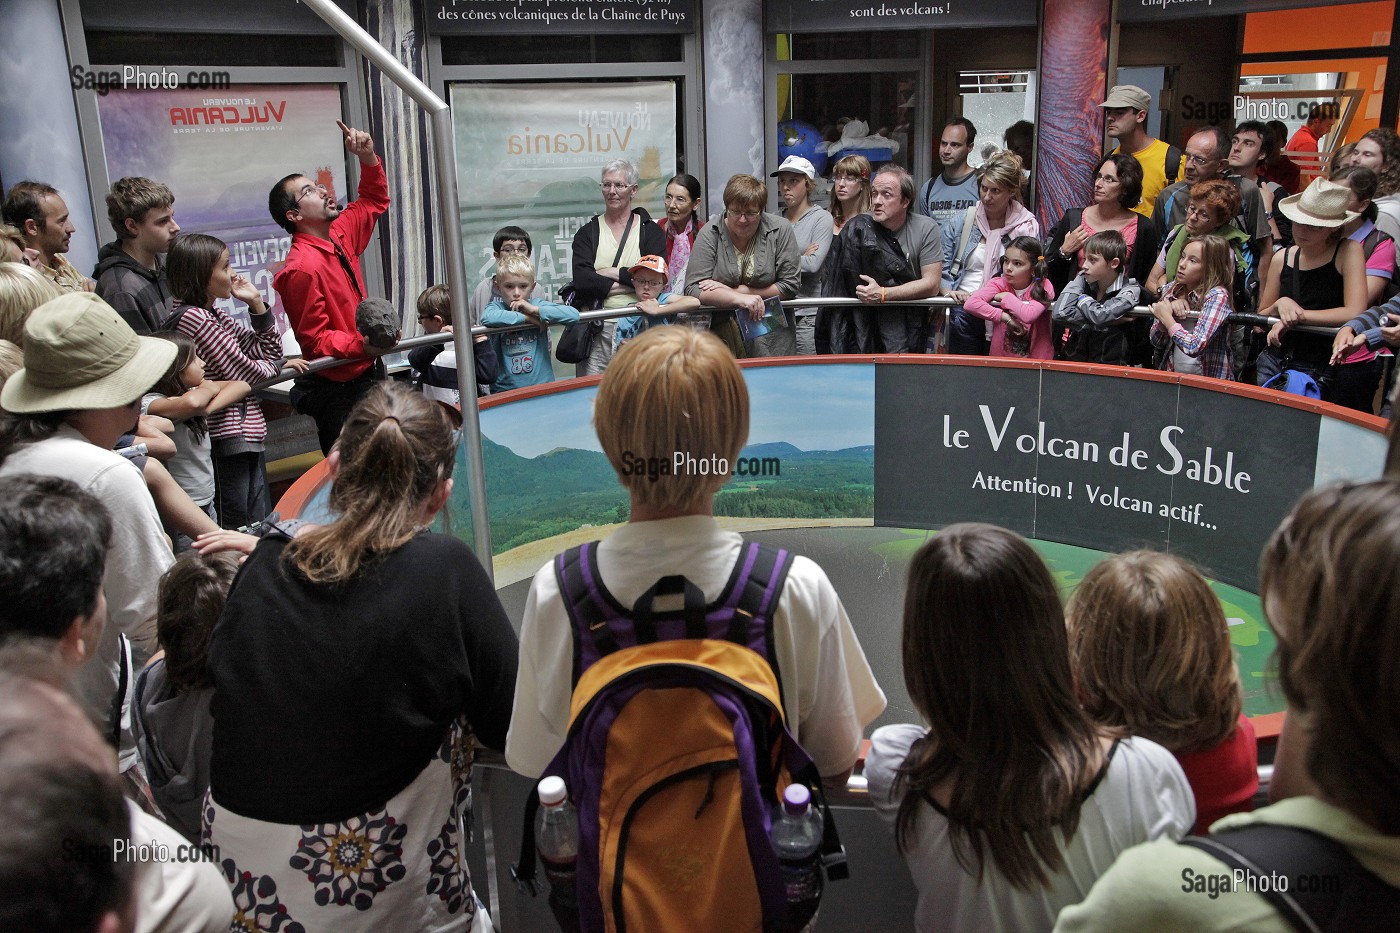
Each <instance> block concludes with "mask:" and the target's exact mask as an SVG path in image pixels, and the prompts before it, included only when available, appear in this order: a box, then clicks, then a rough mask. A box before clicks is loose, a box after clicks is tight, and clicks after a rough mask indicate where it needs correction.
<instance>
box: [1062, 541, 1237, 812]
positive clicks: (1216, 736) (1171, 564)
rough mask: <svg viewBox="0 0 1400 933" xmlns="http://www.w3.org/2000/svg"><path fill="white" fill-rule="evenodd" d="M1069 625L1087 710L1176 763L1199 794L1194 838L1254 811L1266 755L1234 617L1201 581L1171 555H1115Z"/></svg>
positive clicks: (1099, 570)
mask: <svg viewBox="0 0 1400 933" xmlns="http://www.w3.org/2000/svg"><path fill="white" fill-rule="evenodd" d="M1068 615H1069V654H1070V663H1071V666H1072V667H1073V669H1074V679H1075V686H1076V688H1077V690H1078V693H1079V699H1080V701H1081V702H1082V703H1083V704H1084V708H1085V710H1087V711H1088V713H1089V715H1090V716H1091V717H1093V719H1094V721H1095V722H1097V723H1099V724H1100V725H1102V726H1105V727H1109V728H1113V729H1121V730H1124V731H1126V732H1127V733H1129V734H1131V735H1138V736H1142V737H1143V738H1147V739H1151V740H1152V741H1154V742H1156V743H1157V744H1159V745H1161V746H1162V747H1164V748H1166V749H1167V750H1168V751H1170V752H1171V753H1172V754H1173V755H1175V756H1176V760H1177V762H1178V763H1180V765H1181V768H1182V770H1183V771H1185V772H1186V779H1187V780H1188V781H1190V782H1191V790H1192V791H1193V792H1194V793H1195V797H1196V829H1195V831H1196V832H1198V833H1203V832H1205V831H1206V830H1207V829H1209V828H1210V824H1211V823H1214V822H1215V821H1216V820H1218V819H1219V818H1220V817H1222V816H1225V815H1226V814H1229V813H1242V812H1245V811H1248V810H1249V809H1251V802H1252V800H1253V797H1254V792H1255V791H1256V790H1258V789H1259V773H1258V762H1259V750H1258V748H1257V747H1256V745H1255V741H1254V727H1253V726H1251V725H1250V724H1249V720H1248V719H1246V718H1245V717H1244V716H1243V714H1242V713H1241V712H1240V710H1241V708H1242V706H1243V700H1242V698H1241V695H1240V675H1239V672H1238V671H1237V670H1236V669H1235V653H1234V651H1233V650H1232V648H1231V646H1230V629H1229V626H1228V625H1227V624H1226V622H1225V612H1224V610H1223V609H1221V607H1220V600H1219V599H1217V598H1216V596H1215V594H1214V593H1212V592H1211V589H1210V584H1209V583H1207V582H1206V579H1205V577H1203V576H1201V572H1200V571H1199V570H1197V569H1196V568H1195V567H1193V566H1191V565H1190V564H1189V563H1187V562H1186V561H1184V560H1182V559H1181V558H1179V557H1176V556H1174V555H1171V554H1162V553H1159V552H1156V551H1132V552H1130V553H1127V554H1115V555H1113V556H1112V557H1108V558H1106V559H1104V560H1102V561H1100V562H1099V563H1098V564H1097V565H1095V566H1094V569H1092V570H1090V571H1089V573H1088V574H1086V575H1085V577H1084V581H1083V582H1082V583H1080V584H1079V588H1078V589H1076V590H1075V591H1074V597H1073V599H1071V601H1070V607H1069V613H1068Z"/></svg>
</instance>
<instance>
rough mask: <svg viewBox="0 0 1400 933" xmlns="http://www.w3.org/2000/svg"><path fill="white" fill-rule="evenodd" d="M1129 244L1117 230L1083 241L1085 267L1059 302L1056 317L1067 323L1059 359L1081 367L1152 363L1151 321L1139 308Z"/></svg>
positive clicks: (1070, 283)
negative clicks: (1135, 311)
mask: <svg viewBox="0 0 1400 933" xmlns="http://www.w3.org/2000/svg"><path fill="white" fill-rule="evenodd" d="M1127 262H1128V243H1127V241H1126V240H1124V239H1123V234H1122V233H1119V232H1118V231H1117V230H1101V231H1099V232H1098V233H1095V234H1093V235H1092V236H1090V237H1089V239H1087V240H1085V241H1084V268H1083V269H1081V270H1080V272H1079V274H1078V275H1076V276H1075V277H1074V278H1073V279H1072V280H1070V282H1069V284H1068V285H1066V286H1065V290H1064V291H1063V292H1061V293H1060V297H1059V298H1057V299H1056V300H1055V308H1054V311H1053V312H1051V316H1052V318H1053V319H1054V320H1055V321H1057V322H1059V323H1061V324H1067V325H1069V337H1068V339H1067V340H1066V341H1065V344H1064V347H1063V349H1062V350H1061V356H1062V358H1064V359H1067V360H1074V361H1076V362H1080V363H1110V364H1113V365H1115V366H1132V365H1134V364H1137V363H1144V362H1146V361H1147V360H1149V359H1151V353H1150V344H1149V343H1148V331H1149V330H1150V328H1151V322H1150V320H1149V319H1148V318H1135V317H1132V316H1131V315H1129V313H1128V312H1130V311H1132V310H1133V308H1135V307H1137V303H1138V301H1139V299H1141V297H1142V287H1141V286H1140V285H1138V282H1137V280H1136V279H1134V278H1132V277H1131V276H1129V275H1128V273H1127V271H1126V264H1127Z"/></svg>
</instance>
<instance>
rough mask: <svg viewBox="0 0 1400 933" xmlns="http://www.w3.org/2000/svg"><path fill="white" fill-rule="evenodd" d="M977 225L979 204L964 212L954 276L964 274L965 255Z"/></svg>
mask: <svg viewBox="0 0 1400 933" xmlns="http://www.w3.org/2000/svg"><path fill="white" fill-rule="evenodd" d="M975 226H977V205H976V204H974V205H972V206H971V207H969V208H968V209H967V213H965V214H963V225H962V233H961V234H960V235H959V236H958V251H957V252H956V253H954V254H953V270H952V272H951V275H952V278H954V279H956V278H957V277H958V276H960V275H961V274H962V267H963V256H964V254H965V253H966V252H967V241H968V240H970V239H972V228H973V227H975Z"/></svg>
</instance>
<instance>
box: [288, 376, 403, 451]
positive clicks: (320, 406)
mask: <svg viewBox="0 0 1400 933" xmlns="http://www.w3.org/2000/svg"><path fill="white" fill-rule="evenodd" d="M384 375H385V373H384V364H383V362H382V361H380V360H375V361H374V365H373V366H371V367H370V368H369V369H367V370H365V371H364V372H363V373H361V374H360V375H358V376H356V377H355V378H354V379H351V380H350V381H349V382H332V381H331V380H329V379H326V378H325V377H323V376H318V375H316V374H315V373H311V374H309V375H306V376H298V377H297V378H296V381H295V382H293V383H292V391H291V399H292V407H293V408H295V409H296V410H297V411H298V412H300V413H301V414H303V415H310V416H311V418H312V420H313V421H315V422H316V436H317V439H318V440H319V441H320V442H321V453H323V454H326V455H328V456H329V455H330V452H331V446H332V445H334V444H335V442H336V439H337V438H338V437H340V429H341V428H343V427H345V419H346V418H348V417H350V409H352V408H354V407H355V403H356V402H358V401H359V400H360V399H362V398H364V397H365V394H366V393H368V392H369V390H370V389H371V388H373V387H374V384H375V383H376V382H379V381H380V380H382V379H383V378H384Z"/></svg>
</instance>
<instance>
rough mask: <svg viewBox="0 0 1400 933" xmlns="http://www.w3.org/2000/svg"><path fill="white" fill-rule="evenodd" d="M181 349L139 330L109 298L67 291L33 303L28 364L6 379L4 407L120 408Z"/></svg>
mask: <svg viewBox="0 0 1400 933" xmlns="http://www.w3.org/2000/svg"><path fill="white" fill-rule="evenodd" d="M177 352H179V351H178V349H177V348H176V346H175V344H173V343H171V342H170V341H169V340H162V339H160V338H159V337H139V336H137V334H136V331H134V330H132V329H131V325H130V324H128V323H126V321H124V320H122V318H121V315H119V314H117V312H116V311H113V310H112V307H111V305H109V304H107V302H105V301H103V300H102V299H101V298H98V297H97V296H96V295H94V294H92V293H90V292H70V293H68V294H66V295H63V296H61V297H59V298H55V299H53V300H52V301H46V302H44V303H43V304H41V305H39V307H37V308H35V309H34V310H33V311H32V312H31V313H30V315H29V320H27V321H26V322H25V324H24V368H23V369H21V370H20V371H19V372H17V373H15V374H14V375H13V376H11V377H10V378H9V379H8V380H6V382H5V388H4V390H3V391H0V408H4V409H5V410H6V411H10V412H14V413H16V414H38V413H41V412H46V411H69V410H81V409H101V408H118V407H120V406H122V405H128V404H130V403H131V402H133V401H135V400H136V399H138V398H140V397H141V394H142V393H144V392H145V391H146V390H147V389H149V388H150V387H151V386H153V385H155V384H156V383H157V382H159V381H160V379H161V377H162V376H164V375H165V374H166V372H168V371H169V370H170V367H171V366H172V365H173V364H174V362H175V355H176V353H177Z"/></svg>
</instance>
